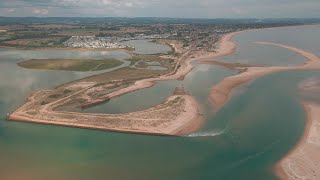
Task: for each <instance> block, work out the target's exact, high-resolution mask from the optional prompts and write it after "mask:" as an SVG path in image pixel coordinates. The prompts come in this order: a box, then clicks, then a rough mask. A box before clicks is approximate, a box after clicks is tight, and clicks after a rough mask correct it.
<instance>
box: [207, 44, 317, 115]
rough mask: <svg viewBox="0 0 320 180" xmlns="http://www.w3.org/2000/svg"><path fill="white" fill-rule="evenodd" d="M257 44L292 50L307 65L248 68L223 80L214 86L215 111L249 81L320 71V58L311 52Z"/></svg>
mask: <svg viewBox="0 0 320 180" xmlns="http://www.w3.org/2000/svg"><path fill="white" fill-rule="evenodd" d="M256 44H261V45H273V46H278V47H281V48H286V49H288V50H291V51H293V52H295V53H297V54H299V55H301V56H303V57H305V58H306V60H307V61H306V63H305V64H304V65H302V66H296V67H287V66H284V67H283V66H271V67H270V66H269V67H247V68H246V70H245V71H244V72H242V73H240V74H237V75H235V76H230V77H227V78H225V79H223V80H222V81H221V82H220V83H218V84H216V85H215V86H213V88H212V90H211V93H210V97H209V100H210V101H211V103H212V104H213V106H214V107H215V109H216V110H217V109H220V108H221V107H222V106H223V105H224V104H225V103H226V102H227V101H228V99H229V97H230V95H231V92H232V90H233V89H235V88H236V87H238V86H239V85H241V84H244V83H247V82H249V81H252V80H255V79H257V78H259V77H262V76H265V75H268V74H272V73H275V72H282V71H292V70H316V69H320V58H319V57H318V56H316V55H314V54H312V53H311V52H308V51H305V50H302V49H298V48H295V47H291V46H286V45H282V44H275V43H269V42H256Z"/></svg>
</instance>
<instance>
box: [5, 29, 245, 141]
mask: <svg viewBox="0 0 320 180" xmlns="http://www.w3.org/2000/svg"><path fill="white" fill-rule="evenodd" d="M237 33H239V32H234V33H230V34H228V35H226V36H224V37H223V38H222V39H221V41H220V48H219V49H218V51H217V52H216V53H208V54H206V55H200V56H197V54H199V53H196V55H194V54H190V52H188V51H187V52H185V53H184V54H182V55H181V56H180V58H179V59H178V63H177V65H176V67H175V69H174V71H173V72H172V73H169V74H166V75H162V76H160V77H156V78H149V79H143V80H139V81H136V82H135V83H134V84H133V85H131V86H129V87H126V88H123V89H119V90H117V91H114V92H112V93H109V94H107V95H106V96H105V97H100V98H99V99H90V100H89V102H87V103H86V104H85V107H89V106H90V105H92V104H99V103H102V102H103V101H105V100H106V101H107V100H110V99H112V98H114V97H117V96H121V95H123V94H126V93H129V92H132V91H136V90H139V89H143V88H148V87H151V86H153V85H154V84H155V83H156V82H157V81H163V80H175V79H181V78H184V76H185V75H187V74H188V73H189V72H190V71H191V70H192V68H193V65H192V62H193V61H197V60H201V59H205V58H214V57H220V56H224V55H226V54H229V53H232V51H234V50H235V47H236V46H235V44H233V43H232V42H231V41H230V39H231V38H232V37H233V36H234V35H235V34H237ZM227 47H229V48H227ZM230 47H231V48H230ZM190 56H197V57H196V58H190ZM89 83H90V82H89ZM95 88H99V87H94V86H92V85H88V86H86V87H82V88H81V90H78V92H76V93H74V94H73V95H70V96H67V97H64V98H62V99H58V100H56V101H54V102H51V103H48V104H43V105H39V104H42V102H40V103H39V102H37V100H36V99H35V97H30V98H28V100H27V102H26V103H25V104H24V105H23V106H21V107H20V108H19V109H18V110H16V111H15V112H13V113H12V114H11V115H9V117H8V119H9V120H16V121H25V122H35V123H45V124H50V125H62V126H73V127H81V128H92V129H101V130H110V131H121V132H131V133H147V134H162V135H185V134H190V133H193V132H194V131H196V130H197V129H198V128H199V127H200V126H201V124H202V119H203V117H202V114H201V110H200V108H199V105H198V103H197V102H196V100H195V99H194V98H193V97H191V96H189V95H179V96H178V97H177V96H176V95H175V96H171V97H169V99H168V100H167V101H166V102H165V103H162V104H160V105H158V106H156V107H153V108H150V109H148V110H145V111H142V112H133V113H128V114H118V115H110V114H99V115H98V114H85V113H74V112H57V111H55V109H56V108H57V107H60V106H63V105H65V103H67V102H68V101H69V100H71V99H72V97H74V96H80V95H82V94H83V93H84V92H86V91H87V90H89V89H91V90H95ZM35 94H38V93H35ZM40 94H41V92H40ZM174 97H175V99H177V98H178V100H175V99H173V98H174ZM38 101H39V100H38ZM177 101H178V102H179V103H178V105H177ZM163 106H165V107H166V108H163ZM149 112H152V113H149ZM155 112H159V113H155Z"/></svg>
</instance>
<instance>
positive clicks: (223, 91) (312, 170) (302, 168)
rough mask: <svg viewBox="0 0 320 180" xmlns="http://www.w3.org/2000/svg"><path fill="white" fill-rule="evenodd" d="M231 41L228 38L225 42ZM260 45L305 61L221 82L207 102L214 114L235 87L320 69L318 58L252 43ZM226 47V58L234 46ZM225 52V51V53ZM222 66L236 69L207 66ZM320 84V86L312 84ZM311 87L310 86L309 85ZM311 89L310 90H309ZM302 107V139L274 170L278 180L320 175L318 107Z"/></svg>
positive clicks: (252, 69)
mask: <svg viewBox="0 0 320 180" xmlns="http://www.w3.org/2000/svg"><path fill="white" fill-rule="evenodd" d="M228 39H229V40H230V41H231V40H232V37H231V38H228ZM255 43H256V44H259V45H271V46H277V47H280V48H285V49H288V50H290V51H292V52H295V53H296V54H299V55H301V56H303V57H304V58H305V59H306V62H305V63H304V65H301V66H295V67H286V66H271V67H250V66H248V67H246V69H245V71H244V72H241V73H240V74H237V75H235V76H230V77H227V78H225V79H223V80H222V81H221V82H219V83H218V84H216V85H214V86H213V87H212V90H211V93H210V96H209V100H210V102H211V103H212V105H213V106H214V109H215V110H216V111H217V110H219V109H220V108H221V107H223V106H224V105H225V104H226V103H227V102H228V100H229V99H230V97H231V95H232V91H234V90H235V89H236V88H237V87H239V86H240V85H242V84H245V83H248V82H250V81H254V80H256V79H257V78H259V77H262V76H265V75H268V74H272V73H276V72H283V71H293V70H319V69H320V58H319V57H318V56H317V55H315V54H313V53H311V52H309V51H306V50H303V49H299V48H295V47H291V46H287V45H282V44H276V43H270V42H255ZM226 44H229V46H225V48H228V49H229V54H232V53H233V52H234V51H235V45H232V43H231V42H230V43H226ZM226 52H228V51H226ZM204 63H207V64H216V65H221V66H225V67H227V68H233V69H235V68H237V66H236V65H234V66H232V65H230V64H229V63H222V64H219V63H215V62H213V63H210V62H204ZM311 84H319V83H311ZM309 86H310V83H309ZM309 88H310V87H309ZM302 106H303V108H304V110H305V112H306V114H307V118H306V119H307V120H306V127H305V132H304V135H303V137H302V138H301V140H300V142H299V143H298V144H297V146H296V147H295V148H293V149H292V150H291V151H290V152H289V153H288V154H287V155H286V156H285V157H284V158H283V159H282V160H281V161H280V162H279V163H278V164H277V165H276V167H275V172H276V174H277V175H278V176H279V177H280V178H281V179H284V180H285V179H292V180H297V179H299V180H300V179H319V178H320V173H319V172H318V169H320V156H319V152H320V133H319V129H320V121H319V117H320V105H319V104H317V103H314V102H302Z"/></svg>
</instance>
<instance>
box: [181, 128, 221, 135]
mask: <svg viewBox="0 0 320 180" xmlns="http://www.w3.org/2000/svg"><path fill="white" fill-rule="evenodd" d="M224 133H225V129H224V130H213V131H203V132H196V133H192V134H189V135H188V136H187V137H209V136H210V137H213V136H219V135H222V134H224Z"/></svg>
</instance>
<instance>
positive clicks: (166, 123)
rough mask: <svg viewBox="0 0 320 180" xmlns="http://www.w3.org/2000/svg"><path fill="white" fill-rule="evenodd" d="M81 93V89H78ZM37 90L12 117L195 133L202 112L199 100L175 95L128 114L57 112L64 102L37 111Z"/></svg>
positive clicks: (104, 127)
mask: <svg viewBox="0 0 320 180" xmlns="http://www.w3.org/2000/svg"><path fill="white" fill-rule="evenodd" d="M78 93H79V92H78ZM36 96H37V93H34V94H33V95H32V97H29V98H28V102H26V103H25V104H24V105H23V106H22V107H20V108H19V109H18V110H16V111H15V112H14V113H12V114H11V115H9V117H8V119H10V120H14V121H23V122H31V123H43V124H49V125H59V126H70V127H79V128H88V129H97V130H108V131H116V132H128V133H140V134H154V135H185V134H190V133H193V132H194V131H195V130H196V129H195V128H194V127H195V126H194V125H195V124H196V125H200V124H201V122H202V115H201V112H200V108H199V106H198V103H197V101H196V100H195V99H194V98H193V97H192V96H189V95H186V94H184V95H173V96H170V97H169V98H168V99H167V100H166V101H165V102H163V103H162V104H159V105H157V106H155V107H152V108H149V109H147V110H144V111H138V112H132V113H126V114H89V113H77V112H63V111H53V110H52V109H55V107H56V106H59V105H60V103H63V100H61V101H60V102H53V103H50V104H47V105H45V106H41V109H40V110H39V111H37V112H35V111H34V110H33V109H30V107H31V106H32V104H33V103H34V101H35V100H36Z"/></svg>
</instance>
